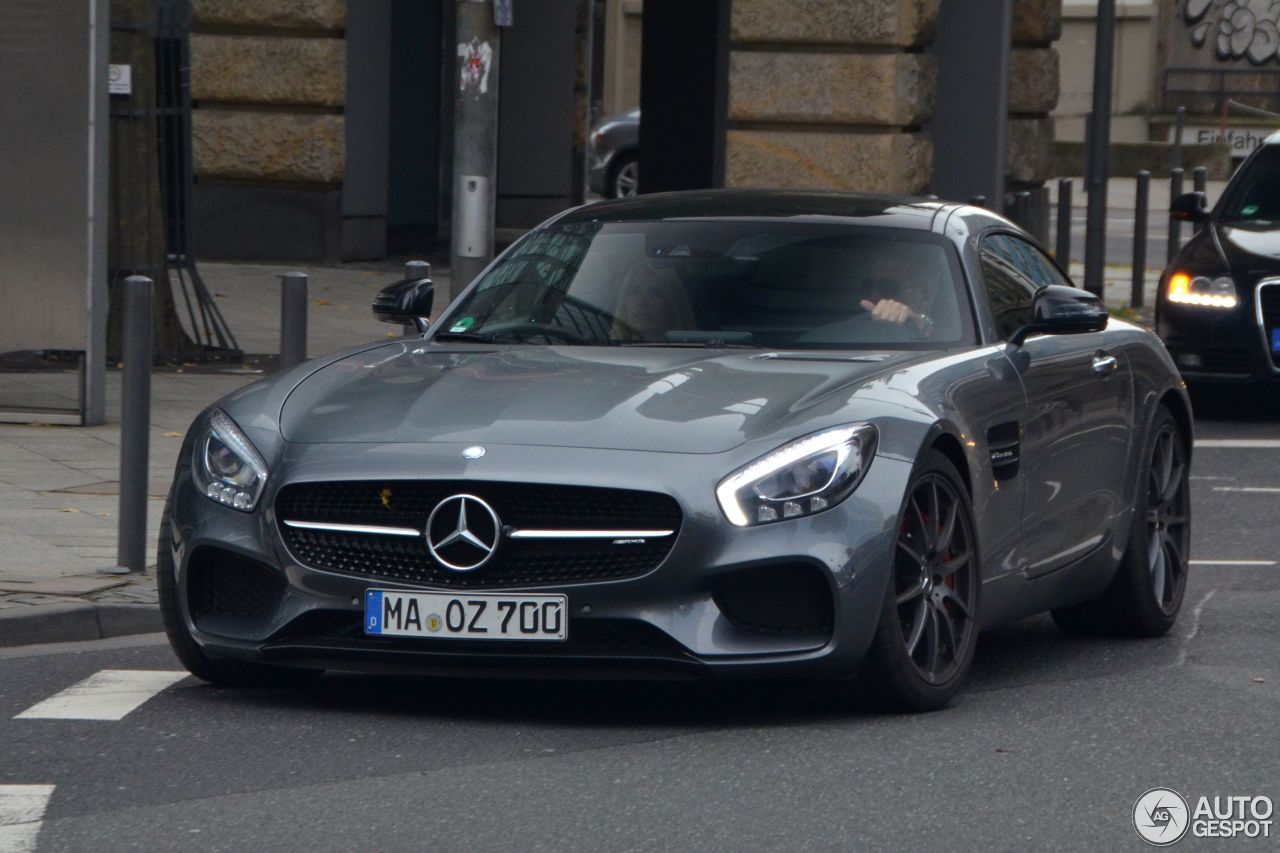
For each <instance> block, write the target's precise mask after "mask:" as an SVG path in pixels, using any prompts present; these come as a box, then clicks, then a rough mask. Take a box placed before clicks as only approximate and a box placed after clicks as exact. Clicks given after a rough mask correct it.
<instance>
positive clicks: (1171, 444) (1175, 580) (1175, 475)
mask: <svg viewBox="0 0 1280 853" xmlns="http://www.w3.org/2000/svg"><path fill="white" fill-rule="evenodd" d="M1186 480H1187V465H1186V451H1185V450H1184V448H1183V446H1182V442H1181V441H1179V440H1178V435H1177V433H1176V432H1175V431H1174V429H1173V427H1172V426H1170V425H1169V424H1165V425H1164V426H1163V427H1162V428H1161V429H1160V431H1159V432H1158V433H1156V438H1155V442H1154V444H1153V447H1152V450H1151V470H1150V473H1149V475H1148V477H1147V568H1148V569H1149V570H1150V572H1151V588H1152V592H1153V594H1154V595H1155V599H1156V604H1158V605H1159V606H1160V609H1161V611H1163V612H1165V613H1169V612H1170V611H1171V610H1173V609H1174V608H1176V607H1177V606H1178V602H1179V601H1181V599H1182V587H1183V586H1184V585H1185V584H1186V582H1187V562H1186V559H1187V544H1188V540H1189V535H1190V529H1189V527H1188V525H1187V521H1188V513H1187V498H1188V494H1187V486H1186Z"/></svg>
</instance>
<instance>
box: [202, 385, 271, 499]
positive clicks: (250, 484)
mask: <svg viewBox="0 0 1280 853" xmlns="http://www.w3.org/2000/svg"><path fill="white" fill-rule="evenodd" d="M191 468H192V473H193V474H194V476H195V480H196V485H197V486H198V487H199V489H200V492H201V493H202V494H203V495H204V496H205V497H207V498H209V499H210V500H213V501H217V502H218V503H220V504H224V505H226V506H229V507H231V508H232V509H238V510H240V511H241V512H252V511H253V508H254V507H255V506H257V505H258V498H259V497H261V496H262V490H263V489H264V488H266V485H267V463H266V461H264V460H263V458H262V454H260V453H258V450H257V448H255V447H254V446H253V444H252V443H251V442H250V441H249V439H248V438H247V437H245V434H244V433H243V432H241V431H240V428H239V427H238V426H236V425H235V422H234V421H232V420H231V418H229V417H227V416H226V415H225V414H223V413H222V412H221V411H219V410H217V409H215V410H214V412H213V414H212V415H211V416H210V418H209V421H208V423H207V424H206V425H205V427H204V431H203V432H201V434H200V437H199V440H198V441H196V444H195V449H194V452H193V457H192V460H191Z"/></svg>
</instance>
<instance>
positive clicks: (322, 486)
mask: <svg viewBox="0 0 1280 853" xmlns="http://www.w3.org/2000/svg"><path fill="white" fill-rule="evenodd" d="M457 494H470V495H475V496H476V497H479V498H481V499H483V500H484V501H485V502H486V503H488V504H489V505H490V506H492V507H493V509H494V511H495V512H496V513H497V514H498V517H499V518H500V519H501V521H502V523H503V525H504V526H505V527H510V528H513V529H516V530H529V529H534V530H537V529H541V530H547V529H574V530H608V529H622V530H636V529H661V530H672V531H677V532H678V531H679V529H680V522H681V512H680V507H679V505H678V504H677V503H676V502H675V500H674V499H672V498H671V497H670V496H668V495H663V494H658V493H655V492H640V491H631V490H625V489H602V488H593V487H586V486H548V485H523V484H515V483H487V482H475V481H445V480H426V481H394V480H392V481H360V482H333V483H296V484H293V485H289V486H286V487H285V488H283V489H281V490H280V494H279V496H278V497H277V498H276V517H277V519H278V520H279V522H280V533H281V536H283V537H284V541H285V544H286V545H288V547H289V550H290V551H292V552H293V554H294V556H295V557H297V558H298V560H299V562H301V563H303V564H304V565H307V566H311V567H313V568H317V569H324V570H326V571H333V572H340V573H343V574H352V575H362V576H368V577H380V578H388V579H395V580H404V581H412V582H416V583H423V584H429V585H434V586H445V587H457V588H468V589H483V588H500V587H516V586H545V585H549V584H560V583H578V582H584V581H595V580H617V579H622V578H631V577H637V576H639V575H642V574H645V573H647V572H649V571H652V570H653V569H655V568H657V566H658V564H659V563H661V562H662V561H663V560H664V559H665V558H666V556H667V554H668V553H669V552H670V551H671V546H672V545H673V544H674V541H675V538H676V537H675V535H674V534H672V535H671V536H666V537H662V538H651V539H647V540H646V541H644V542H636V543H631V544H625V545H615V544H613V540H611V539H529V540H525V539H510V538H506V537H504V538H503V539H502V540H501V542H500V544H499V546H498V550H497V552H495V554H494V556H493V558H492V559H491V560H490V561H489V562H488V563H486V564H485V565H484V566H483V567H481V568H480V569H477V570H476V571H473V572H455V571H451V570H449V569H446V568H444V567H443V566H441V565H440V564H438V563H437V562H436V561H435V560H434V559H433V558H432V557H431V554H430V553H429V552H428V550H427V546H426V542H425V540H424V538H422V537H419V538H410V537H395V536H385V535H381V534H376V533H347V532H334V531H325V530H311V529H300V528H295V527H288V526H286V525H285V524H284V523H283V522H284V521H285V520H289V521H311V522H328V523H336V524H363V525H377V526H384V527H406V528H409V527H412V528H415V529H417V530H422V529H423V528H424V527H425V525H426V520H427V516H428V515H429V514H430V513H431V511H432V509H434V508H435V506H436V504H438V503H439V502H440V501H442V500H444V499H445V498H448V497H450V496H452V495H457Z"/></svg>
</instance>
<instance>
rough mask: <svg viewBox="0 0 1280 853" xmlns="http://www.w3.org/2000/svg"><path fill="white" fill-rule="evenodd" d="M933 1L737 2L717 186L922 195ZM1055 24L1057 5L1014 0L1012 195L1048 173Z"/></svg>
mask: <svg viewBox="0 0 1280 853" xmlns="http://www.w3.org/2000/svg"><path fill="white" fill-rule="evenodd" d="M940 2H962V0H733V7H732V17H731V22H732V23H731V37H730V38H731V47H732V50H731V53H730V60H729V116H728V117H729V120H730V122H731V123H732V124H733V125H734V126H736V127H735V128H734V129H730V130H729V131H728V133H727V139H726V155H725V162H726V165H725V184H726V185H727V186H797V187H817V188H826V189H861V190H871V191H882V192H913V193H919V192H926V191H928V190H929V188H930V179H931V177H932V157H933V150H934V146H935V145H936V144H938V143H937V142H936V141H935V140H934V139H933V138H932V136H931V134H930V127H929V122H930V119H931V118H932V117H933V111H934V102H935V94H936V88H937V73H938V71H937V63H936V61H935V58H934V57H933V56H932V55H931V54H930V53H929V45H930V42H931V41H932V40H933V37H934V33H935V25H936V22H937V17H938V10H939V4H940ZM1061 31H1062V8H1061V0H1014V4H1013V45H1012V52H1011V56H1010V83H1009V125H1008V144H1007V148H1008V150H1007V155H1006V172H1007V180H1008V186H1009V189H1010V191H1017V190H1020V189H1036V188H1039V187H1040V186H1041V185H1042V184H1043V183H1044V181H1045V180H1046V179H1048V178H1049V177H1051V176H1052V172H1053V125H1052V122H1051V121H1050V119H1049V118H1048V114H1049V113H1050V112H1051V111H1052V110H1053V108H1054V106H1055V105H1056V103H1057V98H1058V54H1057V51H1056V49H1055V48H1054V46H1053V43H1054V41H1055V40H1056V39H1057V38H1058V37H1059V35H1060V34H1061ZM975 61H981V57H975Z"/></svg>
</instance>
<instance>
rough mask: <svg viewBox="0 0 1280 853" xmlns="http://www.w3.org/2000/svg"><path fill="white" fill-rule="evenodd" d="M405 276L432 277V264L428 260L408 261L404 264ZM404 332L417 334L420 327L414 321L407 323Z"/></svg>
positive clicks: (410, 278) (411, 277) (415, 279)
mask: <svg viewBox="0 0 1280 853" xmlns="http://www.w3.org/2000/svg"><path fill="white" fill-rule="evenodd" d="M404 277H405V278H407V279H409V280H410V281H419V280H421V279H424V278H431V264H429V263H427V262H426V261H408V262H406V263H405V265H404ZM404 333H405V334H406V335H416V334H418V327H417V326H415V325H414V324H413V323H405V324H404Z"/></svg>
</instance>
